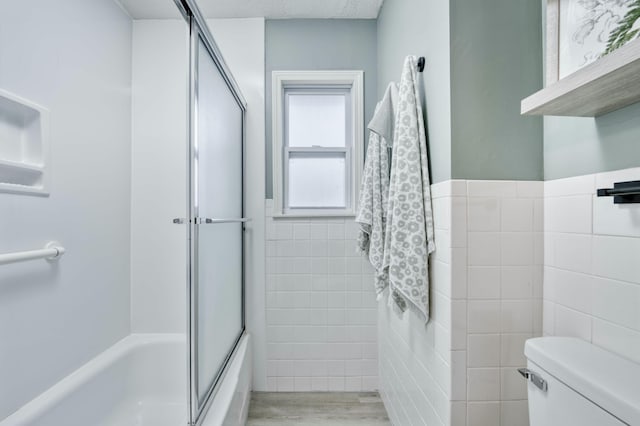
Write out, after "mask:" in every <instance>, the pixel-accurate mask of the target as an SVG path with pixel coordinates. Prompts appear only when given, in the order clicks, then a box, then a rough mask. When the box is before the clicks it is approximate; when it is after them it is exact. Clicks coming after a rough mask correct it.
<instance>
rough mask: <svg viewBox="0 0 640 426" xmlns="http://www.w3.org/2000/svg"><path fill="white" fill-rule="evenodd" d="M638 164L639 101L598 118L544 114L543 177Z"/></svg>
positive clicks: (583, 173) (585, 172)
mask: <svg viewBox="0 0 640 426" xmlns="http://www.w3.org/2000/svg"><path fill="white" fill-rule="evenodd" d="M639 166H640V103H638V104H635V105H631V106H628V107H626V108H623V109H621V110H618V111H615V112H612V113H609V114H606V115H603V116H601V117H598V118H583V117H545V119H544V179H545V180H551V179H558V178H563V177H568V176H579V175H585V174H591V173H598V172H605V171H610V170H619V169H626V168H629V167H639Z"/></svg>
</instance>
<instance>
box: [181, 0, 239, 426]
mask: <svg viewBox="0 0 640 426" xmlns="http://www.w3.org/2000/svg"><path fill="white" fill-rule="evenodd" d="M178 5H179V7H180V8H181V10H182V12H183V15H184V16H185V18H186V19H188V21H189V25H190V54H189V56H190V67H189V71H190V72H189V78H190V80H189V123H188V129H189V132H188V133H189V156H188V167H187V170H188V174H189V190H188V209H187V211H188V212H189V217H188V219H187V220H185V221H184V222H185V224H186V225H188V239H189V244H188V257H187V259H188V265H189V266H188V299H187V300H188V304H189V309H188V312H189V313H188V317H189V318H188V350H189V356H188V359H187V361H188V370H189V389H188V399H189V409H190V422H191V424H199V423H201V421H202V419H203V418H204V415H205V414H206V411H207V409H208V407H209V405H210V404H211V402H212V400H213V398H214V395H215V392H216V389H217V387H216V385H217V384H218V383H219V382H220V380H221V378H222V377H223V376H224V373H225V367H226V366H227V364H228V363H229V361H230V359H231V358H232V355H233V353H234V350H235V348H236V347H237V345H238V343H239V342H240V339H241V338H242V335H243V333H244V329H245V321H244V260H243V259H244V227H245V223H246V222H247V221H248V219H247V218H245V217H244V199H243V198H244V197H243V193H244V191H243V187H244V178H243V175H244V122H245V119H244V117H245V109H246V102H245V100H244V99H243V97H242V94H241V93H240V90H239V88H238V86H237V84H236V82H235V80H234V79H233V76H232V75H231V72H230V71H229V69H228V67H227V65H226V64H225V62H224V60H223V58H222V55H221V53H220V51H219V50H218V47H217V46H216V44H215V41H214V40H213V37H212V36H211V34H210V33H209V31H208V29H207V27H206V23H205V21H204V19H203V17H202V16H201V15H200V13H199V11H198V9H197V7H196V6H195V4H193V2H192V1H182V2H178Z"/></svg>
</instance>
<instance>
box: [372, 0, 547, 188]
mask: <svg viewBox="0 0 640 426" xmlns="http://www.w3.org/2000/svg"><path fill="white" fill-rule="evenodd" d="M541 27H542V25H541V5H540V2H535V1H533V2H532V1H531V0H485V1H482V2H480V1H475V2H470V1H468V0H448V1H442V0H386V1H385V2H384V5H383V7H382V10H381V13H380V16H379V18H378V95H381V94H382V91H383V90H384V89H385V87H386V85H387V84H388V82H389V81H392V80H397V78H398V76H399V75H400V71H401V66H402V62H403V58H404V56H406V55H409V54H413V55H418V56H425V57H426V59H427V68H426V70H425V72H424V74H423V91H424V92H425V94H426V108H425V109H426V123H427V133H428V139H429V149H430V160H431V173H432V180H433V181H434V182H440V181H443V180H447V179H452V178H453V179H514V180H539V179H542V175H543V165H542V161H543V148H542V145H543V144H542V138H543V126H542V119H541V118H539V117H521V116H520V100H521V99H522V98H524V97H526V96H528V95H529V94H531V93H533V92H535V91H537V90H539V89H540V88H541V87H542V34H541Z"/></svg>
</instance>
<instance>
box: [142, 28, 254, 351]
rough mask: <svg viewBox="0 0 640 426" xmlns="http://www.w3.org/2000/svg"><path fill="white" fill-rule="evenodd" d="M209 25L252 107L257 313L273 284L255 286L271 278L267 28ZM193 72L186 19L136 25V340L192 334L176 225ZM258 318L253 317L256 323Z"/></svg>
mask: <svg viewBox="0 0 640 426" xmlns="http://www.w3.org/2000/svg"><path fill="white" fill-rule="evenodd" d="M208 24H209V26H210V28H211V30H212V33H213V35H214V38H215V40H216V43H217V44H218V46H219V47H220V50H221V52H222V54H223V56H224V58H225V61H226V62H227V64H228V65H229V68H230V69H231V72H232V74H233V75H234V77H235V79H236V80H237V82H238V85H239V86H240V89H241V91H242V92H243V95H244V96H245V98H246V99H247V103H248V107H247V134H246V138H247V142H246V143H247V160H246V161H247V167H246V169H247V187H248V188H247V192H246V201H247V210H248V211H247V214H248V215H249V216H250V217H252V218H254V221H253V222H252V223H251V224H250V225H248V232H247V235H248V237H247V238H248V240H247V242H248V244H247V247H248V250H249V251H248V253H247V256H248V259H247V262H246V264H247V272H248V275H247V285H248V293H249V295H248V305H247V306H250V304H251V303H253V301H254V299H253V295H252V291H253V288H252V287H251V286H254V285H256V286H258V288H259V286H260V285H261V283H262V282H263V281H264V279H261V280H257V279H256V277H261V276H263V274H262V275H260V273H259V271H260V270H262V271H264V260H262V263H260V261H259V259H261V257H260V253H262V256H264V236H263V235H264V230H263V228H262V223H263V219H261V218H262V216H263V215H264V213H263V207H262V204H263V202H262V200H263V197H264V185H263V182H262V176H263V175H260V174H259V173H260V170H264V21H263V20H262V19H231V20H211V21H208ZM188 72H189V29H188V25H187V23H186V22H185V21H184V20H182V19H176V20H170V19H168V20H137V21H134V25H133V146H132V163H133V167H132V169H133V171H132V194H131V198H132V206H131V208H132V214H131V224H132V232H131V247H132V248H131V250H132V252H131V256H132V269H131V281H132V286H131V303H132V309H131V319H132V329H133V331H134V332H136V333H149V332H155V333H158V332H160V333H184V332H185V331H186V322H185V321H186V312H187V310H186V307H187V300H186V296H187V292H186V288H187V282H186V271H187V263H186V262H187V258H186V243H187V237H188V236H187V227H186V225H176V224H173V223H172V219H173V218H177V217H186V216H187V168H186V166H187V156H188V139H187V120H188V87H189V86H188ZM261 153H262V154H261ZM258 197H260V200H261V201H260V203H257V201H256V199H257V198H258ZM257 205H260V207H256V206H257ZM255 218H257V219H255ZM254 241H258V243H257V244H255V243H254ZM253 250H256V252H254V251H253ZM261 264H262V265H263V266H262V268H261V267H260V265H261ZM254 271H258V272H257V273H256V272H254ZM254 274H255V275H254ZM250 288H251V290H249V289H250ZM257 293H258V294H259V290H257ZM252 312H253V309H249V308H248V309H247V313H248V316H250V315H251V313H252ZM258 323H259V324H263V323H264V322H263V321H262V322H258ZM249 328H251V327H249ZM256 334H257V333H256ZM262 335H264V333H262ZM255 340H256V341H259V337H258V338H257V339H255Z"/></svg>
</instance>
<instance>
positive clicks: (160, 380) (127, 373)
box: [0, 334, 250, 426]
mask: <svg viewBox="0 0 640 426" xmlns="http://www.w3.org/2000/svg"><path fill="white" fill-rule="evenodd" d="M247 340H248V336H247V335H245V336H244V338H243V341H242V342H241V344H240V345H239V347H238V349H237V350H236V353H235V355H234V359H233V361H232V363H231V365H230V368H229V369H228V372H227V374H226V375H225V377H224V380H223V382H222V383H221V385H220V387H219V388H220V391H218V393H217V394H216V395H215V400H214V403H213V404H212V407H211V409H210V410H209V413H208V414H207V416H206V418H205V420H204V424H205V425H207V426H210V425H211V426H214V425H219V424H239V425H240V424H244V423H243V422H244V420H245V419H246V411H247V410H248V395H249V393H250V379H247V377H250V354H249V351H248V342H247ZM245 367H248V368H247V370H249V372H247V371H246V370H245ZM186 395H187V370H186V341H185V336H184V335H181V334H132V335H129V336H127V337H125V338H124V339H122V340H121V341H119V342H118V343H116V344H115V345H113V346H112V347H110V348H109V349H107V350H106V351H105V352H103V353H101V354H100V355H98V356H97V357H95V358H94V359H92V360H91V361H89V362H88V363H87V364H85V365H83V366H82V367H80V368H79V369H78V370H76V371H74V372H73V373H72V374H70V375H69V376H67V377H66V378H64V379H62V380H61V381H60V382H58V383H57V384H55V385H54V386H52V387H51V388H50V389H48V390H47V391H45V392H44V393H42V394H41V395H39V396H38V397H36V398H35V399H33V400H32V401H30V402H29V403H27V404H26V405H24V406H23V407H22V408H20V409H19V410H18V411H16V412H15V413H13V414H12V415H11V416H9V417H7V418H6V419H4V420H3V421H1V422H0V426H23V425H24V426H88V425H90V426H179V425H187V422H188V417H187V413H188V407H187V397H186ZM214 407H215V408H214Z"/></svg>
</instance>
